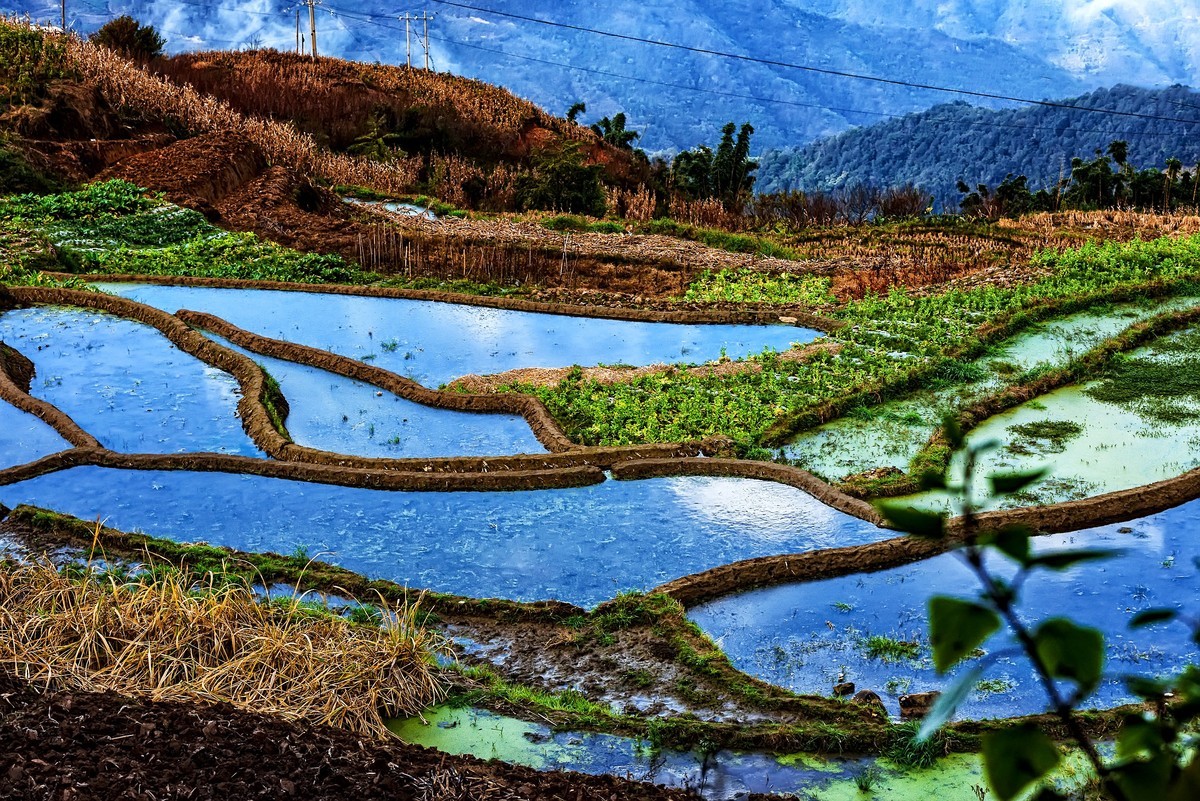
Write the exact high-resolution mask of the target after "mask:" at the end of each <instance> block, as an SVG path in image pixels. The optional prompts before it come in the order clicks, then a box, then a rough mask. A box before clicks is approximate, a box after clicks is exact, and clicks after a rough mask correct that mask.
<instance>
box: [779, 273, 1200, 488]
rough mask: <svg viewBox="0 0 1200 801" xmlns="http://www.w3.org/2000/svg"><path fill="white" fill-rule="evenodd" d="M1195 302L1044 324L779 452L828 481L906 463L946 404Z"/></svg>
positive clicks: (1122, 308)
mask: <svg viewBox="0 0 1200 801" xmlns="http://www.w3.org/2000/svg"><path fill="white" fill-rule="evenodd" d="M1198 303H1200V297H1190V296H1189V297H1180V298H1173V299H1170V300H1166V301H1158V302H1153V303H1150V302H1144V303H1137V304H1122V305H1119V306H1116V307H1115V308H1112V309H1107V310H1104V311H1088V312H1083V313H1080V314H1074V315H1071V316H1069V317H1065V318H1063V319H1061V320H1055V321H1051V322H1047V323H1042V324H1040V325H1037V326H1034V327H1033V328H1031V329H1029V330H1027V331H1025V332H1023V333H1021V334H1018V335H1017V336H1015V337H1013V338H1012V339H1010V340H1008V341H1006V342H1004V343H1001V344H1000V345H998V346H996V347H995V348H993V349H991V350H990V351H989V352H988V353H987V354H986V355H985V356H982V357H980V358H979V359H976V360H975V361H973V362H971V363H970V364H969V365H967V366H966V367H965V368H964V369H963V370H962V376H963V377H965V379H966V380H963V381H959V382H955V383H953V384H952V385H951V386H947V387H945V388H942V389H939V388H937V387H936V386H935V387H932V388H930V389H924V390H920V391H918V392H915V393H913V394H911V395H909V396H907V397H904V398H901V399H898V400H895V401H892V402H890V403H885V404H883V405H881V406H879V407H877V408H872V409H869V410H862V411H861V412H858V413H856V412H853V411H852V412H851V413H850V414H847V415H846V416H843V417H841V418H838V419H837V420H834V421H831V422H830V423H827V424H825V425H823V426H818V427H817V428H814V429H812V430H811V431H806V432H804V433H802V434H800V435H799V436H798V437H797V438H796V439H795V440H794V441H793V442H792V443H791V444H789V445H787V446H786V447H784V448H783V449H782V455H783V456H785V457H787V458H788V459H791V460H793V461H795V462H796V463H797V464H799V465H800V466H801V467H803V468H804V469H806V470H809V471H811V472H813V473H815V474H817V475H818V476H821V477H822V478H824V479H826V480H828V481H838V480H840V479H842V478H844V477H846V476H849V475H854V474H856V473H861V472H865V471H867V470H871V469H874V468H879V467H894V468H898V469H901V470H905V469H907V468H908V466H909V462H910V461H911V460H912V458H913V456H915V455H916V454H917V452H918V451H919V450H920V449H921V448H922V447H923V446H924V445H925V444H926V443H927V442H928V441H929V437H930V436H932V435H933V433H934V431H935V430H936V429H937V426H938V424H939V423H940V421H941V419H942V418H943V417H944V416H945V414H946V413H947V412H948V411H950V410H952V409H954V408H957V407H958V406H960V405H962V404H964V403H967V402H970V401H971V400H972V399H975V398H979V397H982V396H985V395H987V394H988V393H991V392H995V391H996V390H998V389H1000V388H1001V387H1003V386H1004V385H1005V384H1007V383H1010V382H1012V381H1013V380H1014V379H1016V378H1018V377H1019V376H1020V375H1021V374H1022V373H1025V372H1027V371H1030V370H1034V369H1038V368H1039V367H1042V366H1061V365H1064V364H1066V363H1068V362H1069V361H1071V360H1072V359H1074V358H1078V357H1079V356H1081V355H1083V354H1084V353H1086V352H1087V351H1088V350H1090V349H1091V348H1093V347H1095V346H1096V345H1099V344H1100V343H1101V342H1103V341H1104V340H1105V339H1108V338H1109V337H1112V336H1115V335H1117V334H1119V333H1120V332H1121V331H1123V330H1125V329H1126V328H1128V327H1129V326H1131V325H1133V324H1135V323H1138V322H1141V321H1143V320H1146V319H1149V318H1150V317H1153V316H1155V315H1158V314H1163V313H1166V312H1171V311H1179V310H1182V309H1188V308H1192V307H1193V306H1195V305H1197V304H1198Z"/></svg>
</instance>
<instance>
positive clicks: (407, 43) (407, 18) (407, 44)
mask: <svg viewBox="0 0 1200 801" xmlns="http://www.w3.org/2000/svg"><path fill="white" fill-rule="evenodd" d="M401 19H402V20H404V56H405V63H406V64H407V65H408V68H409V69H412V28H411V26H410V25H409V23H410V22H411V21H412V15H411V14H409V13H408V12H407V11H405V12H404V16H403V17H401Z"/></svg>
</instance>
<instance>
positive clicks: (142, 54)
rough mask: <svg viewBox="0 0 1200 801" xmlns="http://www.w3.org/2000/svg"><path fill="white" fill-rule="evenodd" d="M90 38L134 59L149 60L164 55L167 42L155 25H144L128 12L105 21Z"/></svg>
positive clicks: (102, 45)
mask: <svg viewBox="0 0 1200 801" xmlns="http://www.w3.org/2000/svg"><path fill="white" fill-rule="evenodd" d="M88 38H89V40H90V41H92V42H93V43H95V44H98V45H100V46H101V47H107V48H108V49H109V50H112V51H115V52H117V53H120V54H121V55H123V56H125V57H126V58H129V59H132V60H133V61H149V60H150V59H152V58H155V57H157V56H160V55H162V50H163V45H165V44H166V43H167V42H166V40H165V39H163V38H162V36H160V35H159V33H158V31H157V30H155V29H154V26H153V25H142V24H141V23H139V22H138V21H137V20H135V19H134V18H133V17H131V16H129V15H128V14H126V15H123V16H120V17H117V18H116V19H114V20H112V21H111V22H107V23H105V24H104V25H103V26H101V28H100V30H98V31H96V32H95V33H93V34H92V35H91V36H90V37H88Z"/></svg>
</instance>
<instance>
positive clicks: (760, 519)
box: [667, 478, 867, 542]
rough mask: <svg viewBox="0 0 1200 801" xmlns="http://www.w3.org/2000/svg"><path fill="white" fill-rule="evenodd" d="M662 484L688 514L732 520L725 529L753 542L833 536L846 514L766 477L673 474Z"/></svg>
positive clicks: (720, 522)
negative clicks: (812, 534) (733, 524)
mask: <svg viewBox="0 0 1200 801" xmlns="http://www.w3.org/2000/svg"><path fill="white" fill-rule="evenodd" d="M667 486H668V488H669V491H670V492H671V494H672V495H673V496H674V497H675V499H676V500H677V501H678V503H679V504H680V506H682V507H683V508H684V509H686V510H687V511H688V512H689V514H690V515H692V516H693V517H695V518H699V519H702V520H707V521H710V522H713V523H718V524H722V525H728V524H729V523H730V522H736V523H737V524H738V525H737V527H736V528H730V529H728V530H729V532H730V533H736V535H737V536H739V537H740V536H747V535H748V536H752V537H753V538H754V539H756V540H759V541H766V542H784V541H787V540H791V539H795V538H797V537H798V536H800V535H802V533H804V532H814V531H815V532H820V533H823V532H828V533H829V534H833V533H834V532H835V531H837V529H838V528H840V527H841V526H842V525H843V524H844V522H845V521H846V518H847V517H848V515H845V514H843V513H842V512H839V511H837V510H836V509H832V508H830V507H828V506H826V505H825V504H823V503H821V502H820V501H818V500H817V499H816V498H813V497H812V496H811V495H808V494H807V493H805V492H802V491H800V490H798V489H796V488H794V487H788V486H785V485H783V484H776V483H774V482H770V481H754V480H750V479H744V478H676V479H671V480H670V481H669V483H668V485H667ZM863 525H867V524H865V523H863Z"/></svg>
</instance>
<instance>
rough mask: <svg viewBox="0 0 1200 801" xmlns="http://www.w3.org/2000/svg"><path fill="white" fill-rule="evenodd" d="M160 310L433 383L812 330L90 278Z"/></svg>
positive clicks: (735, 346) (642, 358) (684, 358)
mask: <svg viewBox="0 0 1200 801" xmlns="http://www.w3.org/2000/svg"><path fill="white" fill-rule="evenodd" d="M96 287H97V288H99V289H102V290H104V291H106V292H111V293H113V294H117V295H121V296H123V297H127V298H131V299H133V300H136V301H139V302H141V303H146V304H148V305H151V306H155V307H157V308H160V309H164V310H166V311H170V312H172V313H173V312H175V311H177V310H179V309H192V310H195V311H205V312H209V313H211V314H215V315H216V316H218V317H221V318H223V319H225V320H228V321H229V322H231V323H233V324H234V325H236V326H238V327H240V328H244V329H246V330H248V331H253V332H255V333H256V334H262V335H264V336H267V337H271V338H274V339H282V340H286V341H288V342H295V343H298V344H302V345H308V346H310V347H315V348H320V349H321V350H327V351H330V352H332V353H337V354H339V355H342V356H347V357H349V358H352V359H359V360H362V361H366V362H369V363H371V364H374V365H376V366H378V367H382V368H384V369H387V370H390V371H392V372H394V373H398V374H400V375H403V376H406V377H408V378H411V379H413V380H414V381H417V382H419V383H421V384H423V385H425V386H427V387H438V386H440V385H442V384H445V383H448V382H449V381H451V380H453V379H455V378H459V377H461V376H464V375H468V374H472V373H473V374H480V375H482V374H489V373H500V372H505V371H507V370H513V369H516V368H520V367H568V366H570V365H574V364H578V365H582V366H593V365H598V364H608V365H617V364H628V365H633V366H643V365H649V364H657V363H663V364H674V363H702V362H706V361H710V360H714V359H717V358H719V357H720V356H721V355H722V353H725V354H726V355H728V356H729V357H730V358H741V357H744V356H749V355H753V354H756V353H761V352H762V351H763V350H764V349H765V348H768V347H769V348H774V349H775V350H779V351H783V350H787V349H788V348H789V347H791V344H792V343H793V342H811V341H812V340H814V339H816V338H817V337H818V336H820V335H821V334H820V332H818V331H813V330H811V329H806V328H796V327H793V326H786V325H683V324H679V323H642V322H629V321H624V320H605V319H599V318H588V317H568V316H565V315H555V314H539V313H533V312H520V311H510V310H508V309H492V308H486V307H482V306H468V305H464V304H456V303H437V302H433V301H423V300H399V299H393V298H370V297H356V296H352V295H332V294H321V293H311V292H284V291H274V290H248V289H213V288H210V287H176V286H147V285H137V284H96Z"/></svg>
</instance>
